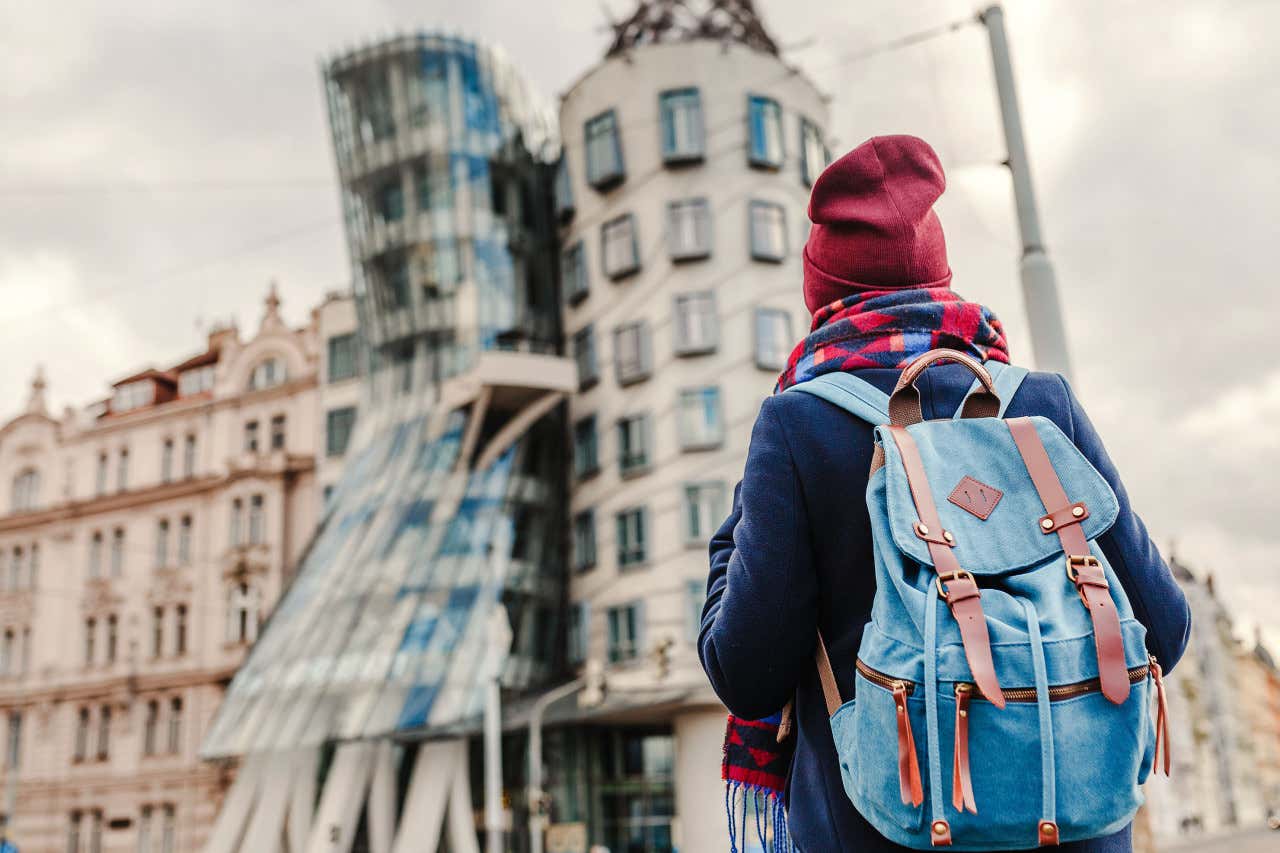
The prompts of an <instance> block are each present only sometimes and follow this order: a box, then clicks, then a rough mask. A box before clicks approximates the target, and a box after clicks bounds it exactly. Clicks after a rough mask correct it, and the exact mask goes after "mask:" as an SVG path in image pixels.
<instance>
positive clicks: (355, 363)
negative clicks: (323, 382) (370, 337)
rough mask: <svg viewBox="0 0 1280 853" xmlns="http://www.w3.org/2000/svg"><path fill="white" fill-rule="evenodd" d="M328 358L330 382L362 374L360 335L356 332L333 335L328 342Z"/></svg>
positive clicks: (327, 371) (327, 372)
mask: <svg viewBox="0 0 1280 853" xmlns="http://www.w3.org/2000/svg"><path fill="white" fill-rule="evenodd" d="M326 358H327V359H328V363H327V364H326V377H327V381H328V382H329V383H330V384H332V383H334V382H344V381H346V380H347V379H354V378H356V377H357V376H359V375H360V341H359V336H358V335H357V334H356V333H355V332H347V333H346V334H342V335H334V336H332V337H331V338H329V340H328V343H327V350H326ZM348 361H349V362H350V366H349V367H348V366H347V362H348Z"/></svg>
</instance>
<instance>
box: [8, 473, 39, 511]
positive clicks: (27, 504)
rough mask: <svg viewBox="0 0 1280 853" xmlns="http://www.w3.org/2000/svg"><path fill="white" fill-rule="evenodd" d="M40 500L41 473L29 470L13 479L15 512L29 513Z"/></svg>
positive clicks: (13, 505)
mask: <svg viewBox="0 0 1280 853" xmlns="http://www.w3.org/2000/svg"><path fill="white" fill-rule="evenodd" d="M39 499H40V472H39V471H37V470H35V469H34V468H27V469H26V470H24V471H22V472H20V473H19V474H18V476H16V477H14V478H13V503H12V507H13V511H14V512H28V511H30V510H33V509H35V508H36V505H37V504H38V502H39Z"/></svg>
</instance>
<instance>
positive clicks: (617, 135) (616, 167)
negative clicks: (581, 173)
mask: <svg viewBox="0 0 1280 853" xmlns="http://www.w3.org/2000/svg"><path fill="white" fill-rule="evenodd" d="M606 121H607V122H608V123H609V125H610V128H609V130H610V132H611V134H612V142H613V146H612V147H613V154H612V157H613V162H612V164H610V165H611V166H612V167H613V168H612V170H610V171H601V170H600V168H599V166H598V164H597V163H596V162H595V158H594V157H593V147H592V144H591V143H592V140H593V138H594V137H593V128H595V127H598V126H599V125H601V124H603V123H605V122H606ZM582 142H583V145H582V151H583V157H584V159H585V160H586V166H587V168H586V174H587V184H588V185H590V186H591V187H592V188H593V189H595V190H596V191H598V192H605V191H607V190H610V189H612V188H613V187H616V186H617V185H618V184H621V183H622V182H623V181H625V180H626V179H627V166H626V161H625V160H624V159H623V156H622V133H621V129H620V127H619V122H618V111H617V110H616V109H613V108H612V107H611V108H609V109H607V110H603V111H601V112H599V113H596V114H595V115H593V116H591V117H590V118H588V119H587V120H586V121H584V122H583V123H582Z"/></svg>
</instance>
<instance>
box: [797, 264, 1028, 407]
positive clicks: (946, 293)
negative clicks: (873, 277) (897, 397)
mask: <svg viewBox="0 0 1280 853" xmlns="http://www.w3.org/2000/svg"><path fill="white" fill-rule="evenodd" d="M938 347H946V348H947V349H955V350H960V351H961V352H967V353H969V354H970V355H973V356H975V357H977V358H978V359H981V360H983V361H986V360H987V359H993V360H995V361H1003V362H1006V363H1007V362H1008V361H1009V350H1008V347H1007V346H1006V345H1005V340H1004V327H1003V326H1001V325H1000V321H999V320H998V319H996V315H995V314H993V313H991V309H989V308H987V307H985V306H983V305H979V304H978V303H976V302H966V301H965V300H964V298H963V297H961V296H960V295H959V294H957V293H955V292H953V291H952V290H951V289H950V288H947V287H920V288H912V289H909V290H868V291H863V292H860V293H854V294H852V295H850V296H846V297H845V298H844V299H841V300H839V301H837V302H832V303H831V304H830V305H826V306H824V307H822V308H819V309H818V311H817V312H816V313H815V314H814V315H813V327H812V328H811V329H810V330H809V334H808V336H807V337H805V339H804V340H802V341H801V342H800V343H799V344H797V345H796V348H795V349H794V350H793V351H792V352H791V358H789V359H788V360H787V369H786V370H784V371H783V372H782V376H780V377H779V378H778V385H777V388H776V389H775V390H776V391H779V392H780V391H785V390H787V389H788V388H790V387H791V386H792V385H796V384H797V383H800V382H804V381H805V380H806V379H812V378H813V377H815V376H821V375H822V374H824V373H834V372H837V371H847V370H860V369H862V368H864V367H906V366H907V365H908V364H910V363H911V360H912V359H913V358H915V357H916V356H918V355H920V354H921V353H925V352H928V351H929V350H931V349H937V348H938Z"/></svg>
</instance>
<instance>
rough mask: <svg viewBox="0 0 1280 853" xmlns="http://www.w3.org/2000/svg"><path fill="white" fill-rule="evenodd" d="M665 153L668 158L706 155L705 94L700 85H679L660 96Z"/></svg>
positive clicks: (668, 160) (689, 157)
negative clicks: (689, 87)
mask: <svg viewBox="0 0 1280 853" xmlns="http://www.w3.org/2000/svg"><path fill="white" fill-rule="evenodd" d="M659 108H660V112H661V114H662V156H663V159H664V160H666V161H667V162H679V161H688V160H695V159H699V158H701V157H702V98H701V97H700V96H699V94H698V90H697V89H677V90H675V91H670V92H663V93H662V95H661V96H659Z"/></svg>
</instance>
